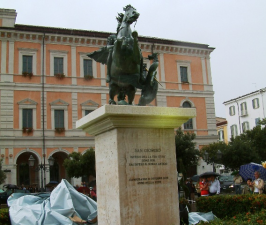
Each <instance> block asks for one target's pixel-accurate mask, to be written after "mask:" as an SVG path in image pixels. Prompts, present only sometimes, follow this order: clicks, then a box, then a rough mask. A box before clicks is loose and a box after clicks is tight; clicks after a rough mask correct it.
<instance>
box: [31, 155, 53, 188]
mask: <svg viewBox="0 0 266 225" xmlns="http://www.w3.org/2000/svg"><path fill="white" fill-rule="evenodd" d="M54 161H55V160H54V158H53V157H52V156H50V157H49V159H48V162H49V167H50V166H53V165H54ZM34 162H35V159H34V157H33V156H32V155H30V158H29V166H30V167H33V166H34ZM49 167H46V166H45V164H42V162H41V164H39V165H38V166H37V168H36V170H37V171H39V170H41V190H42V191H43V190H44V187H43V184H44V181H43V173H45V172H46V171H47V172H48V171H49Z"/></svg>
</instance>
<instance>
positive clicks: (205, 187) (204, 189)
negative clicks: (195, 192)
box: [200, 177, 209, 196]
mask: <svg viewBox="0 0 266 225" xmlns="http://www.w3.org/2000/svg"><path fill="white" fill-rule="evenodd" d="M200 191H201V192H200V196H209V184H208V182H207V180H206V177H202V178H201V181H200Z"/></svg>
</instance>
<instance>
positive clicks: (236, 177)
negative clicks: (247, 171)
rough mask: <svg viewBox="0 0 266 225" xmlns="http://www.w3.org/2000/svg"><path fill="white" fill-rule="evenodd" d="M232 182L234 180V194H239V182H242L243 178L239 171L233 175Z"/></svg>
mask: <svg viewBox="0 0 266 225" xmlns="http://www.w3.org/2000/svg"><path fill="white" fill-rule="evenodd" d="M234 182H235V190H236V194H237V195H240V194H241V183H242V182H243V179H242V177H241V176H240V175H239V173H238V174H237V175H236V176H235V177H234Z"/></svg>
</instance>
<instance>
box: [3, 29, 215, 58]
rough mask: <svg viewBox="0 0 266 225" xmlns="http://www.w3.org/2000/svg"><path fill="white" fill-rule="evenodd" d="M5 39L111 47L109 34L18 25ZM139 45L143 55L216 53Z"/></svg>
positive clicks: (156, 43) (159, 42)
mask: <svg viewBox="0 0 266 225" xmlns="http://www.w3.org/2000/svg"><path fill="white" fill-rule="evenodd" d="M0 32H1V38H2V39H10V40H11V41H18V40H20V41H25V42H36V43H42V41H43V37H44V35H45V44H61V45H71V46H93V47H103V46H105V45H106V44H107V42H106V40H107V37H108V36H109V35H110V34H111V33H109V32H98V31H87V30H75V29H63V28H53V27H41V26H40V27H39V26H29V25H18V24H16V25H15V28H8V27H1V28H0ZM138 40H139V45H140V48H141V49H142V50H143V51H147V52H149V51H152V50H154V51H156V52H158V53H168V54H179V55H180V54H181V55H190V56H200V57H206V56H209V55H210V53H211V52H212V51H213V50H214V48H212V47H209V45H206V44H199V43H192V42H183V41H177V40H168V39H161V38H156V37H144V36H139V37H138Z"/></svg>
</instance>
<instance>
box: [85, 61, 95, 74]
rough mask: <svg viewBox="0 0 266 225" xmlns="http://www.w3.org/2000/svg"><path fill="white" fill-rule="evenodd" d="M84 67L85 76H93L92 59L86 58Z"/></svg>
mask: <svg viewBox="0 0 266 225" xmlns="http://www.w3.org/2000/svg"><path fill="white" fill-rule="evenodd" d="M83 69H84V76H92V75H93V74H92V60H90V59H84V60H83Z"/></svg>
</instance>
